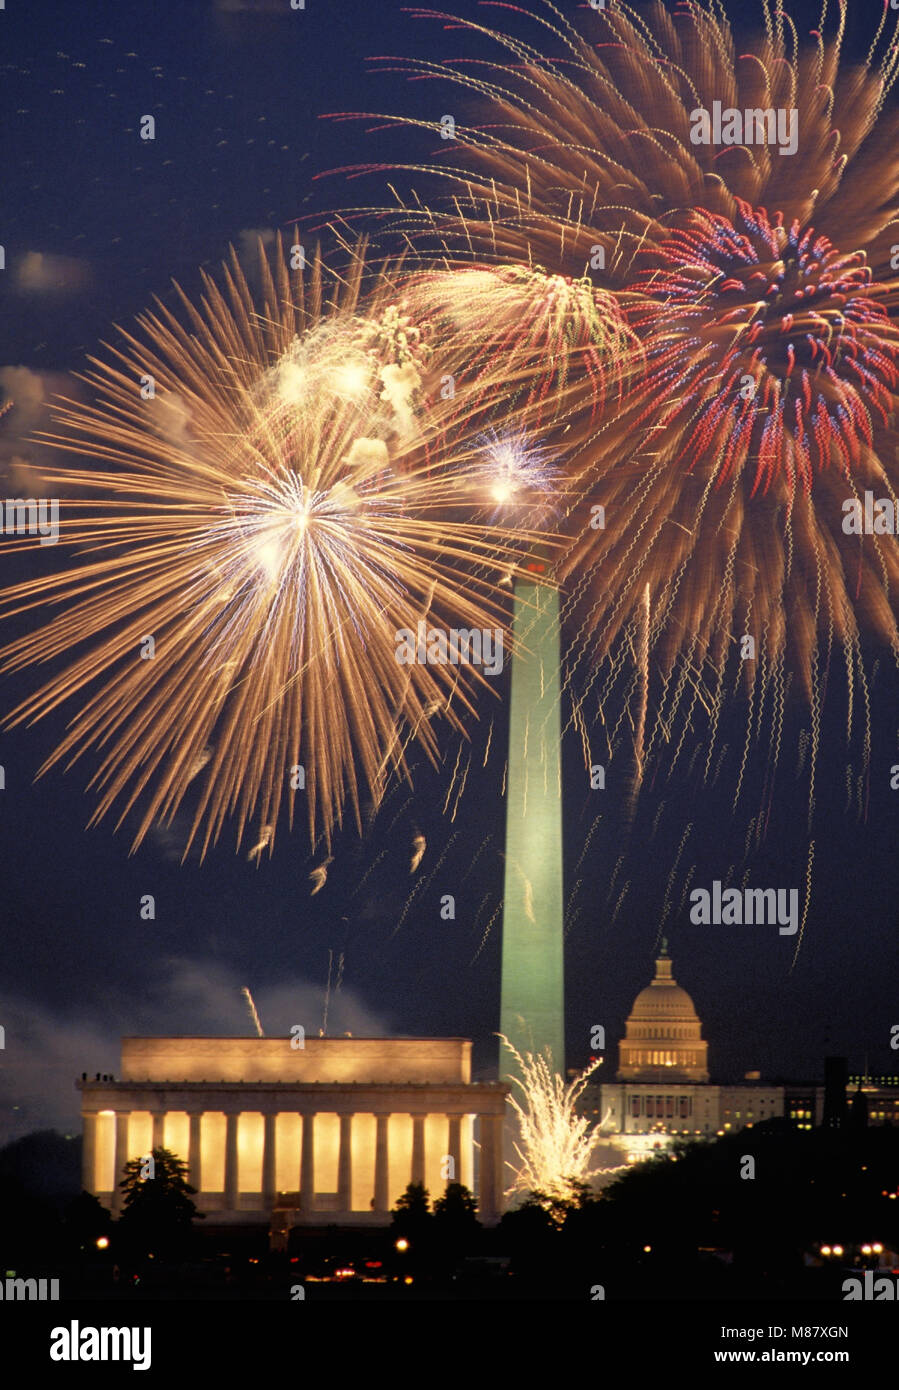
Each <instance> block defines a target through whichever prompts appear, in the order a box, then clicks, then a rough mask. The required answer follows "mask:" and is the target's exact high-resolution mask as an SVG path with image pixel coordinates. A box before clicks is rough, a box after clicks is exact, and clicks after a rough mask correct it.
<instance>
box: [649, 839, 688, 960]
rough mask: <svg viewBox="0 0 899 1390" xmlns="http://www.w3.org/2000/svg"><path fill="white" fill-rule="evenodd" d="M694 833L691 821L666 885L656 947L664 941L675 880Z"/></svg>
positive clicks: (679, 846) (678, 848)
mask: <svg viewBox="0 0 899 1390" xmlns="http://www.w3.org/2000/svg"><path fill="white" fill-rule="evenodd" d="M692 831H693V822H692V821H690V823H689V825H688V826H687V828H686V830H685V831H684V833H683V835H682V836H681V841H680V844H679V845H678V847H677V853H676V854H675V856H674V863H673V864H672V865H671V872H670V873H669V875H668V882H667V883H666V885H665V896H664V898H663V900H662V913H661V917H660V919H659V927H658V930H657V932H656V946H658V944H659V942H660V941H661V939H662V928H663V927H664V925H665V923H666V921H667V920H668V914H669V912H670V911H671V889H672V888H673V887H674V878H675V875H676V873H677V867H678V865H679V864H680V859H681V855H682V854H683V852H684V849H685V847H686V844H687V841H688V840H689V838H690V835H691V833H692Z"/></svg>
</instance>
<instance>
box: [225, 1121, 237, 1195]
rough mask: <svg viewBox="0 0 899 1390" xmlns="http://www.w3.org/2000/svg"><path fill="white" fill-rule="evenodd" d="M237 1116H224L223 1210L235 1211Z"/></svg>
mask: <svg viewBox="0 0 899 1390" xmlns="http://www.w3.org/2000/svg"><path fill="white" fill-rule="evenodd" d="M238 1118H239V1117H238V1116H237V1115H226V1116H225V1210H226V1211H236V1210H237V1199H238V1187H237V1177H238V1174H237V1121H238Z"/></svg>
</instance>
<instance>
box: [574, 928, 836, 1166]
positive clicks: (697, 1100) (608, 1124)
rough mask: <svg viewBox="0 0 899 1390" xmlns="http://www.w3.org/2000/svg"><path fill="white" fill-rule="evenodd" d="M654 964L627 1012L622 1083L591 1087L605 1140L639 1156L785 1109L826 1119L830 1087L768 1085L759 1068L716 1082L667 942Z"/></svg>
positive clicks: (811, 1119)
mask: <svg viewBox="0 0 899 1390" xmlns="http://www.w3.org/2000/svg"><path fill="white" fill-rule="evenodd" d="M655 964H656V972H655V977H654V979H653V980H652V981H651V982H650V983H649V984H648V985H647V987H646V988H645V989H643V990H641V991H640V993H639V994H638V995H637V998H636V999H635V1000H634V1005H633V1008H632V1009H631V1012H630V1015H629V1017H628V1020H627V1024H626V1028H625V1036H624V1037H623V1038H622V1040H621V1043H620V1045H619V1059H618V1071H617V1073H616V1080H615V1082H614V1083H605V1084H602V1085H594V1086H588V1087H587V1088H586V1090H585V1092H584V1097H583V1105H584V1109H585V1111H586V1112H587V1113H588V1114H589V1115H590V1117H591V1119H593V1120H594V1121H595V1122H597V1123H599V1124H600V1133H601V1135H602V1138H603V1140H604V1141H605V1142H606V1143H608V1144H611V1145H612V1146H613V1147H614V1148H617V1149H619V1150H620V1151H621V1152H622V1153H623V1154H624V1155H625V1156H626V1158H627V1161H628V1162H631V1163H636V1162H639V1161H640V1160H642V1159H644V1158H650V1157H652V1156H653V1155H654V1154H656V1153H659V1152H661V1151H663V1150H665V1149H667V1148H670V1146H671V1145H672V1143H673V1142H674V1140H675V1139H676V1138H678V1137H684V1138H694V1139H695V1138H709V1137H712V1136H715V1135H721V1134H727V1133H729V1132H730V1131H732V1130H739V1129H745V1128H747V1127H749V1126H751V1125H754V1124H757V1123H759V1122H760V1121H762V1120H769V1119H774V1118H778V1117H781V1116H784V1115H787V1116H788V1117H790V1118H792V1119H793V1120H794V1122H795V1123H801V1124H803V1125H805V1126H807V1127H808V1128H811V1126H812V1124H820V1123H821V1121H822V1116H823V1110H824V1087H823V1086H815V1085H814V1084H812V1085H799V1086H795V1085H793V1086H791V1085H786V1084H781V1083H777V1084H774V1083H772V1084H770V1085H765V1084H763V1083H762V1081H761V1077H760V1075H759V1073H758V1072H755V1071H751V1072H747V1073H746V1076H745V1078H744V1079H743V1080H742V1081H739V1082H736V1083H732V1084H729V1085H725V1084H718V1083H715V1082H712V1081H711V1080H710V1079H709V1067H708V1043H707V1042H706V1041H705V1040H704V1038H703V1037H702V1025H701V1023H700V1020H699V1016H698V1015H697V1013H696V1009H695V1007H694V1005H693V1000H692V999H691V998H690V996H689V994H688V993H687V991H686V990H685V989H683V988H682V987H681V986H680V985H679V984H678V983H677V982H676V980H675V979H674V976H673V973H672V962H671V959H670V958H669V955H668V948H667V945H666V943H665V942H664V941H663V943H662V949H661V953H660V955H659V958H658V959H657V960H656V963H655Z"/></svg>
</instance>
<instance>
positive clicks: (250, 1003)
mask: <svg viewBox="0 0 899 1390" xmlns="http://www.w3.org/2000/svg"><path fill="white" fill-rule="evenodd" d="M240 992H241V994H242V995H243V997H244V999H246V1001H247V1008H248V1009H249V1011H250V1017H251V1018H252V1020H253V1025H254V1027H255V1029H256V1036H257V1037H258V1038H264V1037H265V1034H264V1033H263V1031H262V1024H261V1023H260V1022H259V1015H258V1013H257V1012H256V1005H255V1004H254V1003H253V996H252V994H251V993H250V991H249V989H248V987H247V986H246V985H244V986H243V988H242V989H241V991H240Z"/></svg>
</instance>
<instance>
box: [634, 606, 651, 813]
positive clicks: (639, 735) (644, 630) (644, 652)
mask: <svg viewBox="0 0 899 1390" xmlns="http://www.w3.org/2000/svg"><path fill="white" fill-rule="evenodd" d="M639 632H640V643H639V647H638V652H637V667H638V670H639V672H640V711H639V715H638V718H637V729H636V732H635V734H634V756H635V762H636V771H635V774H634V786H633V793H632V795H633V797H634V799H635V800H636V796H637V793H638V792H639V790H640V787H641V785H642V783H643V740H644V735H645V733H646V710H647V707H648V705H649V585H648V584H647V585H646V587H645V588H644V590H643V607H642V611H641V617H640V628H639Z"/></svg>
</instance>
